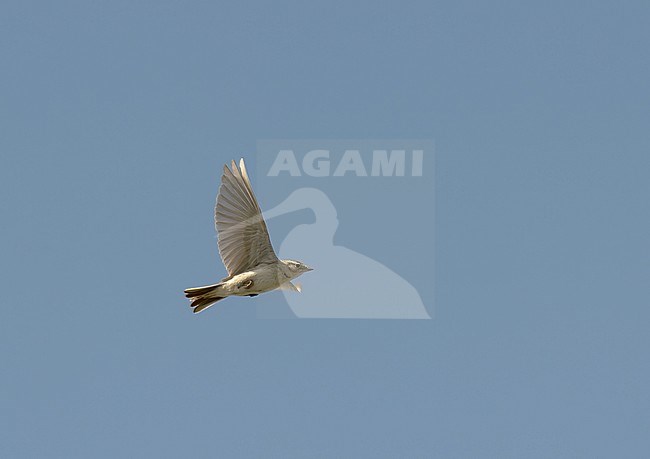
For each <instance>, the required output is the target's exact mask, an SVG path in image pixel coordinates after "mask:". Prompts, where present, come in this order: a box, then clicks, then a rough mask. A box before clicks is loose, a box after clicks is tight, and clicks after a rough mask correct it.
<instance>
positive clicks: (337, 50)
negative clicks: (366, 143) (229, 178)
mask: <svg viewBox="0 0 650 459" xmlns="http://www.w3.org/2000/svg"><path fill="white" fill-rule="evenodd" d="M649 19H650V8H649V7H648V5H647V3H646V2H633V1H631V2H624V3H620V2H536V3H529V2H462V1H461V2H410V3H407V4H405V3H404V2H354V1H353V2H339V3H331V2H319V3H312V2H268V3H267V2H248V3H245V4H236V5H235V4H230V5H225V4H220V3H217V2H144V1H143V2H122V1H118V2H55V3H53V2H22V1H5V2H2V5H0V55H1V56H2V67H3V72H2V85H1V87H0V129H1V135H0V153H1V158H2V159H1V167H0V192H1V193H2V196H3V199H2V200H1V201H0V203H1V204H0V205H1V208H0V209H1V211H2V226H1V228H2V235H3V237H2V240H1V242H0V255H1V259H2V264H1V265H0V266H2V276H0V286H1V287H2V289H1V290H0V291H1V293H0V295H1V301H2V308H1V309H0V362H1V365H2V378H1V379H0V409H1V411H2V413H3V416H2V417H1V418H0V453H1V455H2V456H6V457H35V456H40V457H43V456H47V457H89V456H91V457H116V456H140V457H149V456H152V457H178V456H181V455H183V456H186V455H191V456H194V457H214V456H215V455H220V456H223V457H265V456H266V457H355V458H357V457H500V458H503V457H517V458H520V457H540V458H542V457H544V458H546V457H572V458H573V457H595V456H601V457H641V456H645V455H647V453H648V449H649V447H650V444H649V443H650V442H649V441H648V436H647V432H648V430H649V428H650V421H649V416H648V412H649V411H650V406H649V399H648V395H647V387H648V386H649V385H650V381H649V379H650V364H649V362H648V355H647V348H648V346H649V344H650V339H649V338H648V321H649V319H650V313H649V312H648V304H649V303H650V301H649V299H650V298H649V294H648V287H647V283H648V275H649V274H650V273H649V270H648V255H650V254H649V250H648V249H649V244H648V234H649V228H648V227H649V224H650V217H649V214H648V211H647V201H648V195H649V193H650V185H649V184H648V171H649V170H650V160H649V159H648V154H647V152H648V148H649V147H650V136H649V135H648V129H647V126H648V122H649V121H650V120H649V116H650V115H649V112H648V107H649V106H650V100H649V99H650V97H649V96H650V91H649V90H648V85H647V81H650V75H649V73H650V71H649V70H650V69H649V67H648V59H647V49H648V47H649V45H650V40H649V38H650V36H649V35H650V34H649V32H648V30H647V23H648V20H649ZM274 138H284V139H291V138H296V139H312V138H318V139H347V138H353V139H368V138H370V139H372V138H375V139H376V138H384V139H433V140H434V141H435V144H436V180H435V194H436V202H435V204H436V214H435V220H432V222H431V224H432V225H433V226H434V232H435V274H434V278H433V279H432V282H433V285H434V290H435V318H434V320H431V321H391V320H387V321H383V320H367V321H363V320H257V319H256V310H255V309H256V307H257V305H259V304H260V301H259V300H262V298H264V300H262V301H268V302H269V304H270V305H271V306H272V305H273V304H276V303H277V302H281V301H283V300H282V296H281V295H279V294H276V293H272V294H269V295H266V296H265V297H258V298H256V299H255V300H254V301H256V302H255V303H252V302H251V301H253V300H251V301H247V300H249V299H229V300H228V301H227V302H226V301H224V302H223V303H220V304H219V306H218V310H216V311H215V310H211V311H207V312H206V313H204V314H201V315H199V316H193V315H192V314H190V313H189V308H188V307H187V304H186V302H185V300H184V298H183V296H182V293H181V292H182V289H183V288H185V287H188V286H193V285H196V283H197V282H202V281H209V280H211V279H212V278H213V277H214V278H215V279H218V278H219V277H220V276H221V275H223V273H224V271H223V268H222V266H221V263H220V261H219V260H218V259H217V257H216V255H217V253H216V245H215V238H214V230H213V227H212V215H211V213H212V209H211V208H212V206H213V204H214V197H215V193H216V190H217V186H218V178H219V171H220V169H221V167H222V164H223V163H224V162H226V161H229V160H230V159H232V158H233V157H235V158H236V157H239V156H246V155H249V154H250V155H251V156H252V155H253V154H254V152H255V148H256V144H257V141H258V140H259V139H274ZM348 231H349V237H351V238H355V237H356V238H359V237H362V236H365V235H359V234H354V231H353V230H350V229H349V228H348ZM416 263H418V262H416ZM314 274H315V272H314ZM213 309H214V308H213Z"/></svg>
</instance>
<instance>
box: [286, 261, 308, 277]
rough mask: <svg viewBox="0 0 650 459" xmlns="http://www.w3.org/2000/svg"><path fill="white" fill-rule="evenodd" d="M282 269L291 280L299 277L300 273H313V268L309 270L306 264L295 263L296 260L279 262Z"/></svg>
mask: <svg viewBox="0 0 650 459" xmlns="http://www.w3.org/2000/svg"><path fill="white" fill-rule="evenodd" d="M280 261H281V262H282V265H283V267H284V269H283V271H284V272H285V273H286V274H287V275H289V277H291V278H292V279H293V278H295V277H298V276H300V275H301V274H302V273H306V272H308V271H313V268H310V267H309V266H307V265H306V264H304V263H302V262H300V261H296V260H280Z"/></svg>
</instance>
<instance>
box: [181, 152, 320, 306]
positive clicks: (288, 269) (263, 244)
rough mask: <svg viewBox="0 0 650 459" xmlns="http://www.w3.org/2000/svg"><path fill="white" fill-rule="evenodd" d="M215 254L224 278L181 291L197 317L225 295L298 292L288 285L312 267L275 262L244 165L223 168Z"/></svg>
mask: <svg viewBox="0 0 650 459" xmlns="http://www.w3.org/2000/svg"><path fill="white" fill-rule="evenodd" d="M215 227H216V229H217V234H218V238H219V242H218V245H219V253H220V255H221V258H222V259H223V262H224V264H225V265H226V269H227V270H228V277H226V278H224V279H222V280H221V282H219V283H217V284H213V285H206V286H203V287H193V288H188V289H186V290H185V296H186V297H188V298H189V299H190V300H191V303H190V306H191V307H192V308H194V309H193V310H194V313H198V312H201V311H203V310H204V309H207V308H208V307H210V306H212V305H213V304H214V303H216V302H217V301H219V300H222V299H224V298H226V297H229V296H257V295H259V294H260V293H264V292H268V291H271V290H275V289H278V288H282V289H288V290H293V291H298V292H299V291H300V288H299V287H296V286H295V285H293V284H292V283H291V280H292V279H294V278H296V277H298V276H300V275H301V274H302V273H305V272H307V271H311V270H312V268H310V267H308V266H306V265H304V264H303V263H301V262H299V261H295V260H279V259H278V257H277V256H276V254H275V252H274V250H273V247H272V246H271V240H270V238H269V234H268V230H267V229H266V224H265V223H264V219H263V218H262V212H261V210H260V207H259V204H258V203H257V199H256V198H255V194H254V193H253V188H252V186H251V183H250V180H249V178H248V174H247V172H246V166H245V164H244V160H243V159H241V160H240V162H239V168H237V165H236V164H235V162H234V161H232V164H231V168H230V169H229V168H228V166H224V173H223V175H222V177H221V186H220V187H219V194H218V196H217V204H216V207H215Z"/></svg>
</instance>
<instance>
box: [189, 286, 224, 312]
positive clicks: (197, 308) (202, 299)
mask: <svg viewBox="0 0 650 459" xmlns="http://www.w3.org/2000/svg"><path fill="white" fill-rule="evenodd" d="M221 285H222V284H220V283H219V284H214V285H206V286H205V287H193V288H188V289H186V290H185V296H186V297H187V298H189V299H190V300H191V303H190V307H191V308H194V310H193V312H194V313H195V314H196V313H198V312H201V311H203V310H204V309H207V308H209V307H210V306H212V305H213V304H214V303H216V302H217V301H219V300H223V299H224V298H226V296H222V295H223V293H222V294H221V295H219V293H220V292H219V290H220V287H221Z"/></svg>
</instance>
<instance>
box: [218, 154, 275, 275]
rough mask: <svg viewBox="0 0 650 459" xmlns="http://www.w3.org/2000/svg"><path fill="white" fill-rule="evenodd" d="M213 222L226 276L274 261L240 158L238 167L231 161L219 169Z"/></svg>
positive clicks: (264, 224) (273, 254)
mask: <svg viewBox="0 0 650 459" xmlns="http://www.w3.org/2000/svg"><path fill="white" fill-rule="evenodd" d="M214 220H215V227H216V229H217V234H218V245H219V254H220V255H221V259H222V260H223V264H224V265H225V266H226V269H227V270H228V274H229V275H230V276H235V275H237V274H240V273H243V272H245V271H248V270H250V269H251V268H253V267H255V266H257V265H259V264H262V263H274V262H277V261H278V257H277V256H276V255H275V252H274V251H273V246H272V245H271V239H270V238H269V233H268V230H267V228H266V223H265V222H264V219H263V218H262V211H261V210H260V206H259V204H258V202H257V199H256V198H255V193H253V187H252V186H251V182H250V179H249V178H248V173H247V172H246V166H245V164H244V160H243V159H241V160H240V162H239V168H238V167H237V164H236V163H235V161H232V163H231V167H230V168H229V167H228V166H227V165H226V166H224V167H223V175H222V176H221V186H220V187H219V195H218V196H217V205H216V206H215V209H214Z"/></svg>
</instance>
